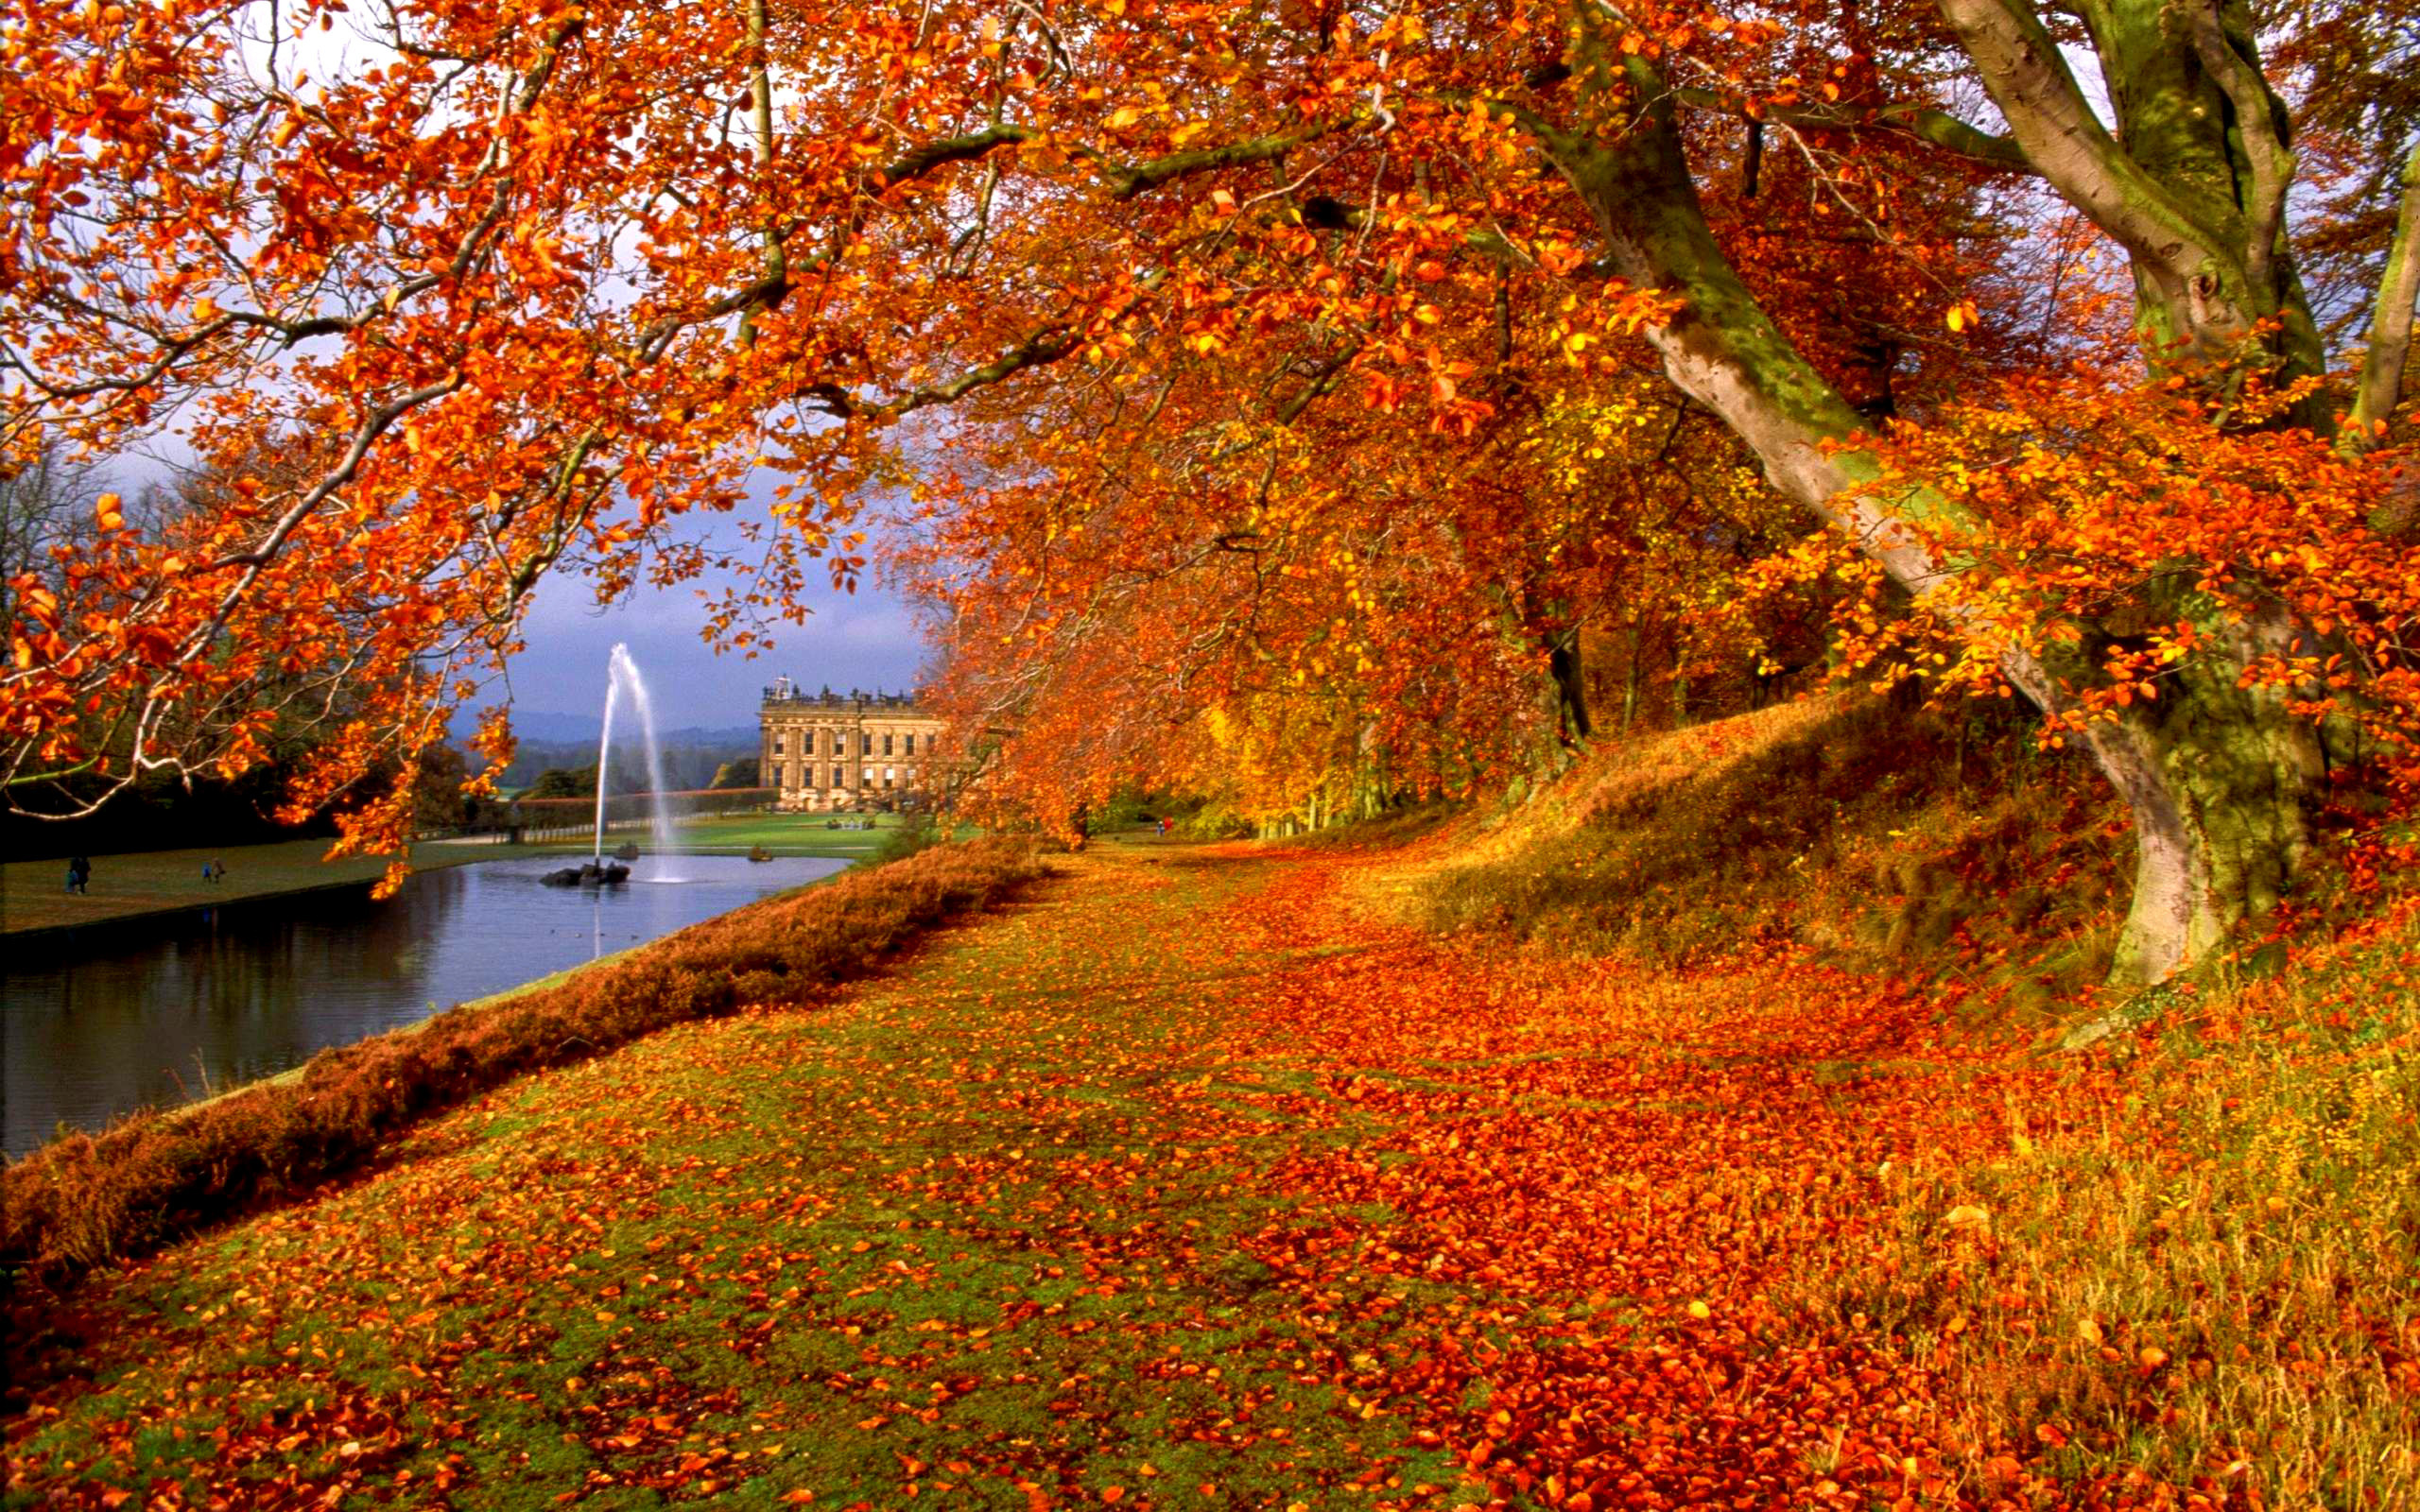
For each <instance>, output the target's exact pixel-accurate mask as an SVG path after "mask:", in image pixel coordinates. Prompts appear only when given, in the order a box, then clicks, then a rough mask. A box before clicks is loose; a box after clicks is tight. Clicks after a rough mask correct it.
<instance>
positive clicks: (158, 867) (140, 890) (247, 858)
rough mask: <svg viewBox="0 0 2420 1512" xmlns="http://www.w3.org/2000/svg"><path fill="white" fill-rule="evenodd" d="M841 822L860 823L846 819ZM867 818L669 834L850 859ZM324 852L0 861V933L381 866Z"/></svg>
mask: <svg viewBox="0 0 2420 1512" xmlns="http://www.w3.org/2000/svg"><path fill="white" fill-rule="evenodd" d="M841 822H842V823H844V824H845V823H864V822H866V821H865V820H864V819H859V818H855V817H852V818H846V819H843V820H842V821H841ZM873 823H875V824H876V825H878V826H880V828H877V829H873V830H831V829H827V828H825V817H824V816H821V815H806V814H747V815H735V816H730V817H727V818H725V817H714V818H702V819H695V820H691V821H689V822H688V823H685V824H683V826H681V828H680V830H679V832H678V833H679V835H680V840H681V845H682V847H683V849H684V850H694V851H704V852H710V853H716V854H738V853H742V852H745V851H747V850H748V849H749V848H750V847H751V846H757V845H761V846H763V847H764V848H765V849H766V850H768V851H771V852H772V853H773V854H775V855H780V856H834V857H838V858H839V859H842V860H847V861H856V860H861V859H863V858H865V857H866V856H868V855H871V854H873V852H874V851H876V850H877V849H878V848H879V847H880V846H881V845H882V843H883V841H884V840H885V839H886V838H887V837H888V835H889V833H890V830H892V829H894V828H896V827H897V825H898V823H899V820H898V819H897V818H895V817H893V816H876V817H874V818H873ZM631 838H637V839H639V843H640V844H642V845H644V844H646V840H645V839H644V837H643V836H642V835H641V834H640V833H639V832H635V831H622V830H616V831H614V834H613V841H614V844H615V845H619V844H621V843H622V842H623V841H624V840H625V839H631ZM327 850H328V842H327V841H325V840H283V841H279V842H277V843H275V844H272V845H250V846H232V847H223V848H219V849H215V850H213V849H198V850H185V851H138V852H133V853H130V854H122V855H105V856H95V857H93V858H92V859H93V877H92V882H91V884H90V885H89V887H88V889H87V891H86V892H85V893H84V894H82V895H80V896H78V895H71V894H69V893H68V892H67V891H66V889H65V886H64V883H65V879H66V871H67V865H66V863H65V862H63V861H56V860H54V861H10V862H8V863H5V864H0V934H13V933H16V932H17V931H20V930H32V929H49V928H54V927H57V926H59V925H63V924H91V923H98V922H102V921H105V920H109V919H130V918H133V917H136V916H138V915H142V914H154V913H164V912H168V911H171V910H175V909H183V908H204V907H209V906H211V905H213V904H217V903H229V902H239V901H241V900H244V899H248V898H265V897H271V896H274V895H276V894H279V893H288V892H300V891H303V890H305V889H308V888H313V887H331V886H342V885H348V884H352V885H358V884H362V883H369V882H375V881H376V880H377V879H378V878H379V876H380V875H381V874H383V873H384V872H385V871H386V869H387V862H386V858H384V857H380V856H355V857H350V858H347V859H345V860H342V861H329V860H327V859H325V857H326V855H327ZM589 850H590V846H589V843H588V842H587V841H585V840H576V841H575V840H564V841H550V842H547V843H545V844H543V845H527V846H503V845H482V844H470V843H455V842H449V841H443V840H434V841H426V842H423V843H422V844H419V845H416V846H414V847H413V848H412V866H413V867H414V868H417V869H420V870H423V871H425V870H433V869H436V868H441V867H458V866H462V865H465V864H466V863H469V862H474V861H498V860H503V859H505V858H507V857H510V856H517V855H571V854H575V853H577V854H586V853H587V852H588V851H589ZM212 860H218V861H223V862H225V863H226V865H227V878H226V880H225V881H224V882H217V883H210V882H204V881H203V880H202V878H201V868H202V864H203V863H204V862H207V861H212Z"/></svg>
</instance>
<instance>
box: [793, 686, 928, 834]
mask: <svg viewBox="0 0 2420 1512" xmlns="http://www.w3.org/2000/svg"><path fill="white" fill-rule="evenodd" d="M757 723H758V727H759V729H760V730H761V745H762V752H761V756H760V761H761V765H760V767H759V770H760V772H761V774H762V777H761V780H762V782H764V784H765V785H766V786H767V787H772V788H778V789H780V790H781V799H780V805H781V807H783V808H785V809H804V810H807V811H809V812H813V813H828V812H832V811H835V810H839V809H896V808H915V807H922V806H924V805H925V804H926V803H928V802H929V801H930V797H929V795H928V794H926V793H925V791H924V790H923V785H922V783H921V782H920V781H919V780H920V779H921V778H922V777H923V776H924V775H925V773H926V771H927V770H928V769H929V768H930V765H931V764H932V763H933V762H934V761H935V760H936V752H935V749H934V747H935V743H936V742H938V741H939V740H940V738H941V732H942V722H941V721H940V720H939V719H937V718H935V717H934V716H933V715H931V714H928V713H925V712H924V711H923V710H922V709H920V708H918V707H917V706H916V701H915V699H914V698H913V697H912V696H908V695H907V694H904V693H903V694H892V693H860V692H857V691H856V690H854V689H853V690H851V691H850V692H848V693H846V694H838V693H834V692H833V691H832V690H831V689H829V688H826V689H824V690H823V691H822V692H821V693H805V692H802V691H801V690H800V689H799V688H798V686H797V685H796V684H794V683H792V682H791V681H790V679H787V678H776V679H774V680H773V684H772V686H770V687H769V688H767V689H766V690H765V703H764V708H763V710H762V711H761V712H760V713H759V714H758V716H757Z"/></svg>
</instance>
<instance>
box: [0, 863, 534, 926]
mask: <svg viewBox="0 0 2420 1512" xmlns="http://www.w3.org/2000/svg"><path fill="white" fill-rule="evenodd" d="M327 853H328V842H327V841H325V840H281V841H279V842H277V843H275V844H273V845H247V846H226V847H219V848H216V849H207V848H204V849H195V850H186V851H139V852H134V853H131V854H122V855H108V856H95V857H93V858H92V861H93V876H92V881H91V883H90V884H89V885H88V886H87V890H86V891H85V892H84V893H82V894H71V893H69V892H68V891H67V890H66V888H65V881H66V875H67V863H66V862H65V861H60V860H54V861H10V862H7V863H4V864H0V933H6V934H15V933H17V932H18V931H20V930H31V929H50V928H54V927H57V926H59V925H62V924H92V923H100V922H103V921H106V920H109V919H130V918H134V917H136V916H138V915H142V914H157V913H166V912H170V911H173V910H176V909H182V908H202V907H207V906H210V905H212V904H215V903H229V902H240V901H241V900H243V899H247V898H267V897H273V896H275V895H277V894H279V893H289V892H302V891H305V890H307V889H310V888H313V887H333V886H344V885H358V884H362V883H370V882H375V881H377V880H378V878H379V877H380V876H381V875H383V874H384V873H385V872H386V869H387V859H386V858H385V857H383V856H354V857H349V858H347V859H345V860H342V861H329V860H327V859H325V857H326V856H327ZM513 853H514V852H513V851H510V850H506V849H502V848H498V847H495V846H460V845H446V844H444V843H442V842H432V843H428V844H423V845H416V846H414V847H413V848H412V865H413V867H415V868H419V869H421V870H424V871H425V870H435V869H437V868H443V867H458V866H461V865H463V864H464V863H466V862H471V861H493V860H494V859H496V858H497V857H498V856H500V855H509V854H513ZM211 860H219V861H224V862H225V863H226V864H227V878H226V880H225V881H224V882H217V883H209V882H204V881H202V880H201V868H202V864H203V863H204V862H206V861H211Z"/></svg>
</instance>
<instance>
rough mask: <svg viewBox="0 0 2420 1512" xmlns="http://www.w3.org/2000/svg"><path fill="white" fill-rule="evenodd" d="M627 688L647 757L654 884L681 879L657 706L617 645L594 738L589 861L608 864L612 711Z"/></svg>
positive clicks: (627, 653)
mask: <svg viewBox="0 0 2420 1512" xmlns="http://www.w3.org/2000/svg"><path fill="white" fill-rule="evenodd" d="M625 689H627V690H628V691H629V693H630V696H631V708H632V709H634V710H636V711H637V713H638V716H639V742H640V749H641V751H642V752H643V753H644V754H645V755H646V757H647V782H648V836H649V838H650V839H652V840H653V841H654V844H655V862H656V865H655V868H654V870H655V871H656V872H657V875H655V876H651V877H649V878H648V881H650V882H680V881H683V878H681V877H680V876H678V875H676V874H675V873H674V872H673V870H672V865H673V849H672V848H673V836H672V816H671V815H669V814H667V813H666V812H665V808H664V753H663V752H662V751H661V750H660V749H658V748H657V747H656V744H655V709H654V706H653V704H652V703H651V702H650V701H649V700H648V696H647V679H644V678H642V677H640V676H639V664H638V663H637V662H634V661H632V660H631V648H630V647H629V646H627V645H624V644H619V643H616V644H614V655H613V659H612V661H611V662H609V663H608V665H607V675H606V682H605V729H604V732H603V733H602V734H600V735H599V736H598V737H597V742H596V847H595V854H594V855H593V856H592V857H591V859H590V864H591V865H593V866H595V867H596V868H598V870H599V871H600V872H601V871H602V870H603V869H604V866H605V797H606V790H607V788H608V786H609V785H610V784H611V782H612V780H613V769H614V768H613V756H614V709H615V708H616V707H617V706H618V705H619V704H620V703H621V699H622V694H623V692H624V690H625Z"/></svg>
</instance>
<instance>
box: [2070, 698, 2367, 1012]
mask: <svg viewBox="0 0 2420 1512" xmlns="http://www.w3.org/2000/svg"><path fill="white" fill-rule="evenodd" d="M2087 742H2088V744H2089V745H2090V747H2091V748H2092V752H2093V755H2094V758H2095V759H2096V761H2097V762H2098V763H2099V765H2100V769H2101V770H2102V771H2103V772H2104V773H2106V774H2107V775H2108V777H2109V779H2110V781H2111V782H2113V783H2114V784H2115V785H2116V786H2117V788H2118V793H2119V795H2120V796H2121V797H2123V798H2124V799H2126V802H2127V806H2128V807H2129V808H2130V809H2131V810H2132V811H2133V816H2134V821H2135V896H2134V900H2133V905H2132V907H2131V908H2130V909H2129V910H2128V912H2127V916H2126V924H2125V928H2124V931H2123V932H2122V933H2121V935H2120V936H2119V937H2118V955H2117V959H2116V960H2115V961H2114V962H2113V963H2112V967H2111V972H2110V974H2111V976H2112V977H2113V978H2114V979H2116V980H2118V981H2124V982H2157V981H2160V980H2162V979H2164V978H2166V977H2168V976H2169V975H2170V974H2172V973H2174V972H2175V971H2178V970H2180V969H2182V968H2184V967H2187V966H2190V965H2191V964H2193V963H2194V962H2195V961H2198V960H2200V959H2201V958H2202V957H2203V956H2204V955H2206V954H2208V953H2209V952H2210V951H2212V950H2213V949H2215V948H2217V947H2218V946H2220V945H2221V944H2223V943H2224V942H2225V940H2226V939H2227V937H2228V936H2229V935H2230V934H2232V933H2233V932H2234V930H2235V928H2236V926H2237V925H2238V924H2239V923H2241V922H2242V921H2243V920H2244V919H2247V918H2251V917H2254V916H2256V915H2258V914H2261V913H2264V912H2266V911H2267V910H2268V909H2270V908H2272V907H2273V906H2275V904H2276V903H2277V902H2279V900H2281V899H2283V898H2284V897H2286V896H2287V895H2288V894H2289V893H2290V891H2291V890H2292V887H2293V884H2294V879H2295V876H2296V874H2297V873H2298V872H2299V871H2300V870H2301V869H2302V866H2303V863H2304V862H2305V860H2306V859H2307V858H2308V855H2309V852H2310V820H2309V799H2310V795H2311V792H2312V789H2313V785H2314V783H2315V782H2317V780H2318V778H2319V776H2320V763H2319V759H2318V746H2317V742H2316V740H2315V738H2314V735H2313V730H2312V728H2311V725H2310V722H2309V721H2308V720H2306V719H2298V718H2296V717H2294V716H2292V715H2290V714H2289V713H2287V712H2286V708H2285V700H2284V698H2283V697H2282V696H2279V695H2278V694H2276V693H2273V692H2268V691H2261V690H2250V689H2244V688H2240V687H2238V686H2237V685H2236V679H2234V678H2232V677H2229V676H2226V675H2224V673H2223V670H2222V669H2221V668H2219V667H2215V666H2208V665H2204V666H2202V667H2199V668H2197V669H2195V670H2194V671H2193V672H2191V673H2189V674H2188V675H2187V676H2185V677H2183V678H2180V679H2177V680H2176V681H2175V683H2174V684H2172V686H2171V689H2170V691H2169V692H2168V693H2167V694H2166V695H2164V696H2162V697H2161V699H2160V700H2159V701H2158V702H2156V703H2154V704H2150V705H2142V704H2137V705H2135V707H2134V709H2133V710H2131V711H2130V712H2129V717H2128V718H2127V719H2126V720H2124V721H2123V722H2122V723H2118V724H2104V725H2099V726H2096V727H2094V728H2093V730H2092V731H2091V733H2090V734H2089V735H2088V736H2087Z"/></svg>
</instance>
